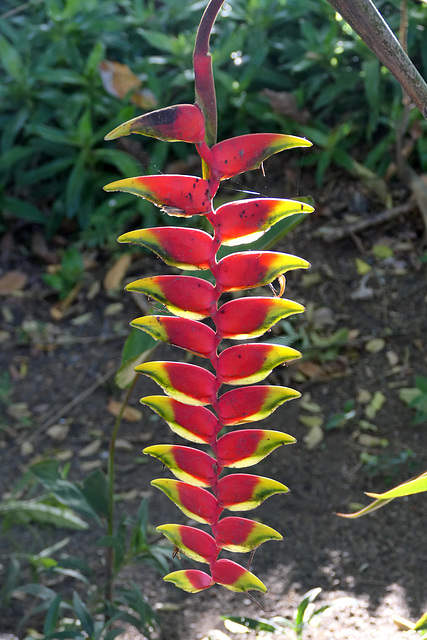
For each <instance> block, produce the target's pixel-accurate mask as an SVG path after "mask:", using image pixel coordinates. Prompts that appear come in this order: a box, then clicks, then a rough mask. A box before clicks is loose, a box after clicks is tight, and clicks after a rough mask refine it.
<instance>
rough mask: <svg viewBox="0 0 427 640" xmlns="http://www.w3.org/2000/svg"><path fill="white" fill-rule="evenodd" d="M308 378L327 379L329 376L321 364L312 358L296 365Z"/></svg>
mask: <svg viewBox="0 0 427 640" xmlns="http://www.w3.org/2000/svg"><path fill="white" fill-rule="evenodd" d="M295 366H296V367H297V368H298V371H300V372H301V373H302V374H303V375H304V376H305V377H306V378H310V380H326V379H327V378H328V376H327V375H326V374H325V372H324V370H323V369H322V367H321V366H319V365H318V364H316V363H315V362H312V361H311V360H303V361H302V362H297V363H296V365H295Z"/></svg>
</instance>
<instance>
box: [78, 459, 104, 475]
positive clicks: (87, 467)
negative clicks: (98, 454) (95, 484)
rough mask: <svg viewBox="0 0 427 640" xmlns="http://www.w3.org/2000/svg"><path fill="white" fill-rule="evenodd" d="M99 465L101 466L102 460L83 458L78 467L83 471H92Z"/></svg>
mask: <svg viewBox="0 0 427 640" xmlns="http://www.w3.org/2000/svg"><path fill="white" fill-rule="evenodd" d="M100 467H102V460H85V461H84V462H82V463H81V464H80V469H81V470H82V471H85V472H86V471H87V472H89V471H94V470H95V469H99V468H100Z"/></svg>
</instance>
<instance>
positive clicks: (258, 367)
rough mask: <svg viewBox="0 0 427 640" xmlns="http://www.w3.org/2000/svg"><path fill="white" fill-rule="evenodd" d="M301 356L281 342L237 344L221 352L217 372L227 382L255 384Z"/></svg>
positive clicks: (232, 383) (219, 377) (222, 380)
mask: <svg viewBox="0 0 427 640" xmlns="http://www.w3.org/2000/svg"><path fill="white" fill-rule="evenodd" d="M251 299H252V298H244V300H251ZM263 299H265V298H263ZM267 299H268V298H267ZM244 317H245V316H244ZM300 357H301V354H300V352H299V351H297V350H296V349H292V348H291V347H286V346H284V345H279V344H262V343H257V344H241V345H236V346H234V347H229V348H228V349H225V350H224V351H222V353H220V355H219V358H218V364H217V368H216V374H217V376H218V380H219V381H220V382H222V383H225V384H231V385H236V384H253V383H255V382H260V381H261V380H264V378H266V377H267V376H268V374H269V373H271V371H272V370H273V369H274V368H275V367H277V366H278V365H279V364H283V363H284V362H289V360H294V359H296V358H300Z"/></svg>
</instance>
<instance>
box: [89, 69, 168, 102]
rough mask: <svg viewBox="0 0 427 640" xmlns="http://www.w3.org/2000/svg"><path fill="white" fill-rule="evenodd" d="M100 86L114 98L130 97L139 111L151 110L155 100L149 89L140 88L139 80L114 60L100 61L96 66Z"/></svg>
mask: <svg viewBox="0 0 427 640" xmlns="http://www.w3.org/2000/svg"><path fill="white" fill-rule="evenodd" d="M98 70H99V75H100V76H101V81H102V85H103V87H104V89H105V91H106V92H107V93H109V94H110V95H111V96H114V97H115V98H120V100H123V98H126V96H128V95H129V96H130V99H131V101H132V102H133V103H134V104H136V105H137V106H138V107H141V109H146V110H149V109H153V107H155V106H156V104H157V100H156V98H155V96H154V94H153V93H152V92H151V91H150V90H149V89H142V88H141V84H142V82H141V80H140V79H139V78H138V76H136V75H135V74H134V73H133V71H131V69H130V68H129V67H128V66H127V65H126V64H121V63H120V62H114V60H102V62H100V63H99V66H98Z"/></svg>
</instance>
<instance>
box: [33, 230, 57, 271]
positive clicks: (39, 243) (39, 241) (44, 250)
mask: <svg viewBox="0 0 427 640" xmlns="http://www.w3.org/2000/svg"><path fill="white" fill-rule="evenodd" d="M31 253H32V254H33V255H35V256H37V258H40V259H41V260H44V261H45V262H47V263H48V264H55V263H57V262H58V258H57V256H56V253H55V252H54V251H51V250H50V249H49V247H48V246H47V242H46V240H45V237H44V236H43V235H42V234H41V233H40V231H35V232H34V233H33V235H32V236H31Z"/></svg>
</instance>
